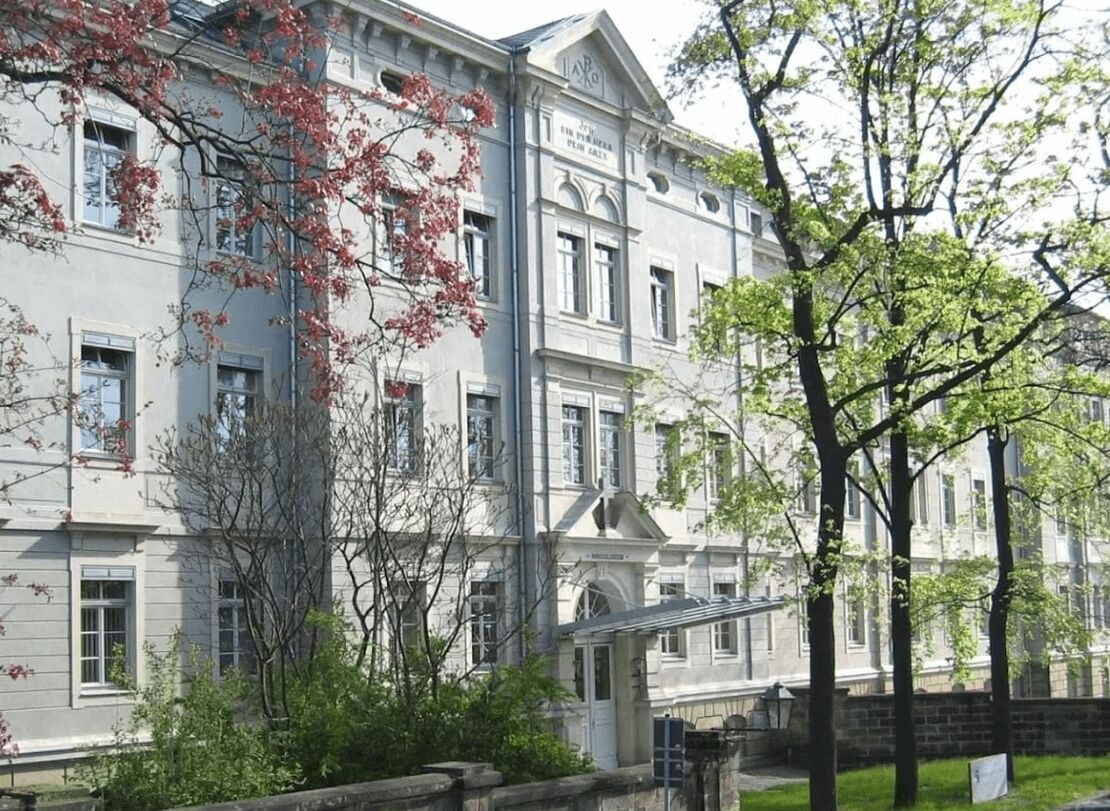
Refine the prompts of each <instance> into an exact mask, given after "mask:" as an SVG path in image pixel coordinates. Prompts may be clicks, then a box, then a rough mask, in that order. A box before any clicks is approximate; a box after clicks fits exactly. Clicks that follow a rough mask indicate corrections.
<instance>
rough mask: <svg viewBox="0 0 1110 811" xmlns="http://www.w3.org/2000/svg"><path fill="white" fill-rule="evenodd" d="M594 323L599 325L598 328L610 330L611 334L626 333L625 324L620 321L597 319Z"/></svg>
mask: <svg viewBox="0 0 1110 811" xmlns="http://www.w3.org/2000/svg"><path fill="white" fill-rule="evenodd" d="M594 323H595V324H597V326H599V327H601V328H602V329H604V330H608V331H610V332H623V331H624V324H623V323H622V322H620V321H609V320H608V319H605V318H595V319H594Z"/></svg>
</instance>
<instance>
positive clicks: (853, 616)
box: [845, 593, 867, 645]
mask: <svg viewBox="0 0 1110 811" xmlns="http://www.w3.org/2000/svg"><path fill="white" fill-rule="evenodd" d="M845 609H846V610H845V613H846V617H845V619H846V621H847V623H848V644H849V645H864V644H866V642H867V606H866V605H865V604H864V599H863V597H862V596H859V595H853V594H851V593H849V595H848V598H847V604H846V606H845Z"/></svg>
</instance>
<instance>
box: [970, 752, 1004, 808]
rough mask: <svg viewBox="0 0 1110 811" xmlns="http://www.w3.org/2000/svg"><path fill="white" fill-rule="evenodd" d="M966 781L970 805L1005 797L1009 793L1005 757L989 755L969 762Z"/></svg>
mask: <svg viewBox="0 0 1110 811" xmlns="http://www.w3.org/2000/svg"><path fill="white" fill-rule="evenodd" d="M967 779H968V783H969V786H970V788H971V802H972V804H974V803H984V802H986V801H987V800H997V799H998V798H999V797H1003V796H1005V795H1006V794H1008V793H1009V792H1010V784H1009V783H1008V782H1007V781H1006V756H1005V755H990V756H988V757H981V758H978V759H977V760H972V761H969V762H968V764H967Z"/></svg>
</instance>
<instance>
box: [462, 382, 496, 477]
mask: <svg viewBox="0 0 1110 811" xmlns="http://www.w3.org/2000/svg"><path fill="white" fill-rule="evenodd" d="M466 459H467V465H468V466H469V469H470V475H471V476H472V477H474V478H476V479H486V480H491V479H493V478H495V476H494V472H495V471H494V465H495V464H496V462H497V398H496V397H489V396H486V395H480V394H468V395H466Z"/></svg>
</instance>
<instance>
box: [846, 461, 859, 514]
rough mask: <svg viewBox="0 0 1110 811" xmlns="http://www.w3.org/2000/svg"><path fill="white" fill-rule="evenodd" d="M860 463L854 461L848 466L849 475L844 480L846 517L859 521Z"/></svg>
mask: <svg viewBox="0 0 1110 811" xmlns="http://www.w3.org/2000/svg"><path fill="white" fill-rule="evenodd" d="M858 481H859V465H858V464H857V463H855V462H853V463H852V464H851V465H849V467H848V476H847V477H846V478H845V480H844V488H845V491H844V517H845V518H847V519H849V520H851V521H858V520H859V516H860V497H859V487H857V486H856V482H858Z"/></svg>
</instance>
